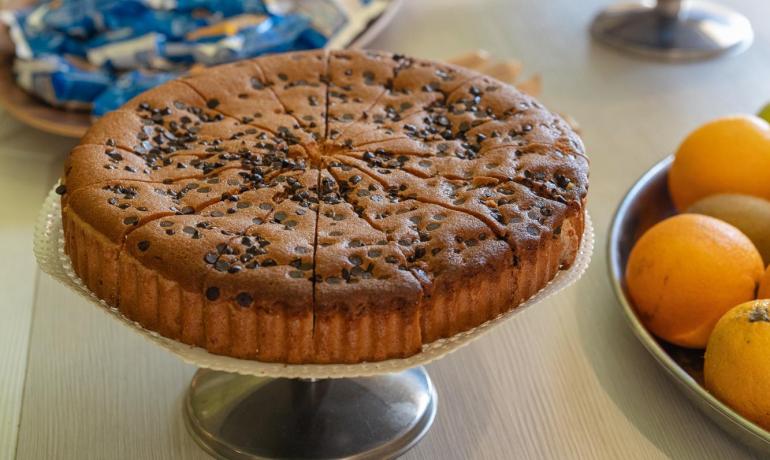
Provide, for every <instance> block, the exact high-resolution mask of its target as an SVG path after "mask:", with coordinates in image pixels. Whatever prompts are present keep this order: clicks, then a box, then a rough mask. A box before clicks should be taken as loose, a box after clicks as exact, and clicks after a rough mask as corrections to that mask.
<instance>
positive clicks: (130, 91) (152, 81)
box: [91, 70, 179, 117]
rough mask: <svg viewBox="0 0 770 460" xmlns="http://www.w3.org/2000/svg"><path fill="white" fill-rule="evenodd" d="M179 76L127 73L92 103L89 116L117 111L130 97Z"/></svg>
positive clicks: (168, 73) (164, 73)
mask: <svg viewBox="0 0 770 460" xmlns="http://www.w3.org/2000/svg"><path fill="white" fill-rule="evenodd" d="M178 76H179V74H176V73H171V72H162V73H151V74H148V73H145V72H141V71H139V70H134V71H133V72H128V73H126V74H124V75H123V76H121V77H120V78H119V79H118V81H116V82H115V84H114V85H112V86H110V88H109V89H107V90H106V91H104V92H103V93H102V94H101V95H100V96H99V97H97V98H96V99H95V100H94V101H93V107H92V109H91V114H92V115H94V116H97V117H98V116H102V115H104V114H105V113H107V112H110V111H112V110H115V109H117V108H118V107H120V106H121V105H123V104H125V103H126V102H128V101H129V100H130V99H131V98H132V97H134V96H136V95H138V94H140V93H143V92H144V91H147V90H148V89H152V88H154V87H156V86H158V85H160V84H161V83H165V82H167V81H169V80H173V79H174V78H176V77H178Z"/></svg>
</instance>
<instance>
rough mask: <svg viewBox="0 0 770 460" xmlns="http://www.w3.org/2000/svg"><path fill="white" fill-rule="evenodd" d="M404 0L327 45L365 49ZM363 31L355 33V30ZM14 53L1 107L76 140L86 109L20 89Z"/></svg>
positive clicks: (87, 120) (1, 68)
mask: <svg viewBox="0 0 770 460" xmlns="http://www.w3.org/2000/svg"><path fill="white" fill-rule="evenodd" d="M402 2H403V0H390V1H389V2H388V4H387V6H386V7H385V9H384V10H383V11H382V13H381V14H379V15H378V16H377V17H376V18H375V19H374V20H372V21H369V22H368V23H366V24H357V25H355V27H349V28H348V29H349V30H351V31H352V32H353V33H351V34H348V33H344V34H339V36H335V37H334V38H333V39H332V40H331V41H330V42H329V43H328V45H327V48H364V47H366V46H367V45H368V44H369V43H370V42H371V41H372V40H374V39H375V38H376V37H377V36H378V35H379V34H380V33H381V32H382V31H383V30H385V28H386V27H387V25H388V24H389V23H390V22H391V21H392V20H393V18H394V17H395V16H396V13H397V12H398V10H399V9H400V7H401V4H402ZM357 30H363V31H362V32H361V33H358V34H356V33H355V31H357ZM13 60H14V59H13V56H12V55H4V56H0V107H2V108H3V109H5V110H6V111H7V112H8V113H9V114H10V115H11V116H12V117H14V118H16V119H17V120H19V121H21V122H22V123H24V124H26V125H29V126H31V127H33V128H36V129H39V130H41V131H44V132H47V133H51V134H56V135H59V136H64V137H71V138H75V139H79V138H81V137H82V136H83V134H85V132H86V130H87V129H88V128H89V127H90V126H91V114H90V113H88V112H87V111H67V110H63V109H58V108H55V107H52V106H50V105H48V104H47V103H45V102H44V101H42V100H40V99H39V98H37V97H35V96H34V95H31V94H29V93H27V92H26V91H24V90H23V89H21V88H20V87H19V86H18V85H17V84H16V81H15V79H14V75H13Z"/></svg>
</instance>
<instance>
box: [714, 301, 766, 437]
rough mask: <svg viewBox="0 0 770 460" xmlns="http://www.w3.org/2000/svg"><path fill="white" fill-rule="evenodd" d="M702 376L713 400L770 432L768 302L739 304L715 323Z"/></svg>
mask: <svg viewBox="0 0 770 460" xmlns="http://www.w3.org/2000/svg"><path fill="white" fill-rule="evenodd" d="M703 374H704V379H705V385H706V389H707V390H709V391H710V392H711V393H712V394H713V395H714V396H716V397H717V398H719V399H720V400H721V401H723V402H724V403H726V404H727V405H729V406H730V407H732V408H733V409H735V410H736V411H738V412H739V413H740V414H742V415H743V416H744V417H746V418H748V419H749V420H751V421H753V422H755V423H757V424H758V425H760V426H761V427H763V428H765V429H768V430H770V398H768V395H770V300H754V301H751V302H746V303H743V304H741V305H738V306H737V307H735V308H733V309H731V310H730V311H728V312H727V313H726V314H725V315H724V316H723V317H722V319H720V320H719V322H718V323H717V324H716V326H715V327H714V332H713V333H712V334H711V338H710V339H709V341H708V347H707V348H706V356H705V361H704V366H703Z"/></svg>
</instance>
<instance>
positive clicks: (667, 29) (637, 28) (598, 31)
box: [591, 0, 754, 61]
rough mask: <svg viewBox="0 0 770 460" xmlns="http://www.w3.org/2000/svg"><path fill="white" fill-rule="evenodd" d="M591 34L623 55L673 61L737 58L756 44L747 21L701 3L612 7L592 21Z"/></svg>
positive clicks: (669, 0) (665, 0)
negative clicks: (726, 56)
mask: <svg viewBox="0 0 770 460" xmlns="http://www.w3.org/2000/svg"><path fill="white" fill-rule="evenodd" d="M591 34H592V35H593V36H594V38H596V39H597V40H599V41H601V42H603V43H606V44H608V45H610V46H613V47H615V48H617V49H620V50H622V51H628V52H633V53H637V54H642V55H645V56H649V57H653V58H658V59H664V60H669V61H687V60H697V59H708V58H713V57H716V56H720V55H723V54H725V53H738V52H741V51H743V50H745V49H746V48H748V47H749V45H751V42H752V40H753V38H754V33H753V31H752V30H751V24H750V23H749V21H748V19H746V18H745V17H744V16H743V15H741V14H739V13H736V12H735V11H733V10H731V9H729V8H726V7H723V6H720V5H716V4H714V3H711V2H706V1H700V0H690V1H683V0H658V1H657V2H656V3H655V4H654V5H653V4H650V3H648V2H642V3H631V4H622V5H615V6H611V7H609V8H607V9H606V10H604V11H603V12H601V13H600V14H599V15H598V16H597V17H596V18H595V19H594V22H593V24H592V25H591Z"/></svg>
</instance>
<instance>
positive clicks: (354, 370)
mask: <svg viewBox="0 0 770 460" xmlns="http://www.w3.org/2000/svg"><path fill="white" fill-rule="evenodd" d="M585 223H586V224H585V231H584V233H583V238H582V241H581V245H580V250H579V252H578V256H577V258H576V260H575V263H574V264H573V265H572V267H571V268H569V269H568V270H564V271H561V272H559V274H558V275H557V276H556V277H555V278H554V279H553V280H552V281H551V282H550V283H549V284H548V285H547V286H546V287H544V288H543V289H542V290H541V291H540V292H538V293H537V294H535V295H534V296H533V297H532V298H530V299H529V300H527V301H526V302H525V303H523V304H522V305H521V306H519V307H518V308H516V309H514V310H511V311H508V312H506V313H503V314H501V315H500V316H498V317H497V318H494V319H492V320H489V321H487V322H486V323H484V324H482V325H480V326H478V327H476V328H474V329H472V330H469V331H466V332H462V333H460V334H457V335H454V336H452V337H449V338H446V339H441V340H438V341H436V342H433V343H430V344H428V345H425V346H424V347H423V350H422V351H421V352H420V353H418V354H416V355H414V356H411V357H408V358H404V359H392V360H387V361H381V362H375V363H360V364H330V365H321V364H307V365H300V364H291V365H287V364H277V363H263V362H259V361H250V360H242V359H237V358H231V357H227V356H218V355H213V354H210V353H208V352H207V351H206V350H204V349H202V348H198V347H193V346H189V345H185V344H183V343H180V342H176V341H174V340H170V339H167V338H165V337H162V336H161V335H159V334H157V333H155V332H153V331H148V330H146V329H144V328H142V327H141V326H140V325H139V324H137V323H135V322H133V321H131V320H129V319H127V318H126V317H124V316H123V315H122V314H121V313H120V312H119V311H118V310H117V309H115V308H113V307H110V306H109V305H107V304H106V303H105V302H104V301H102V300H100V299H99V298H98V297H96V296H95V295H94V294H93V293H91V292H90V291H89V290H88V289H87V288H86V287H85V285H84V284H83V283H82V281H81V280H80V279H79V278H78V277H77V275H76V274H75V273H74V271H73V270H72V267H71V264H70V261H69V258H68V257H67V255H66V254H65V253H64V239H63V231H62V222H61V209H60V201H59V196H58V195H56V193H55V192H54V191H53V190H52V191H51V193H50V194H49V195H48V198H47V199H46V201H45V203H44V205H43V209H42V210H41V213H40V217H39V220H38V224H37V228H36V230H35V244H34V251H35V256H36V258H37V260H38V264H39V265H40V268H41V269H42V270H43V271H44V272H46V273H48V274H49V275H51V276H52V277H54V278H56V279H57V280H58V281H60V282H61V283H63V284H65V285H66V286H68V287H70V288H71V289H73V290H74V291H75V292H77V293H78V294H80V295H82V296H83V297H84V298H86V299H88V300H89V301H90V302H91V303H92V304H94V305H96V306H97V307H99V309H100V310H102V311H104V312H105V313H108V314H110V315H111V316H112V317H113V318H115V319H116V320H118V321H120V322H122V323H123V324H124V325H126V326H127V327H129V328H131V329H132V330H133V331H135V332H137V333H139V334H141V335H142V336H143V337H145V338H146V339H148V340H150V341H151V342H153V343H155V344H156V345H159V346H161V347H163V348H165V349H166V350H168V351H170V352H172V353H174V354H175V355H177V356H178V357H179V358H180V359H182V360H183V361H185V362H187V363H190V364H194V365H196V366H198V367H199V370H198V371H197V372H196V374H195V376H194V377H193V379H192V382H191V383H190V386H189V388H188V390H187V394H186V396H185V402H184V410H183V416H184V419H185V424H186V426H187V428H188V431H189V432H190V434H191V436H192V438H193V439H194V440H195V441H196V442H197V443H198V444H199V445H200V446H201V447H202V448H203V449H204V450H205V451H206V452H208V453H209V454H211V455H213V456H214V457H217V458H224V459H273V458H308V459H322V458H323V459H329V458H346V459H383V458H386V459H387V458H395V457H398V456H399V455H401V454H403V453H404V452H406V451H407V450H409V449H410V448H411V447H413V446H414V445H416V444H417V443H418V442H419V441H420V439H421V438H422V437H423V436H424V435H425V434H426V433H427V432H428V430H429V429H430V426H431V424H432V423H433V420H434V418H435V415H436V408H437V403H438V400H437V395H436V390H435V388H434V386H433V383H432V382H431V379H430V377H429V376H428V373H427V372H426V370H425V368H424V367H423V366H424V365H425V364H427V363H429V362H431V361H433V360H436V359H438V358H441V357H443V356H446V355H447V354H448V353H450V352H452V351H454V350H457V349H458V348H460V347H462V346H464V345H467V344H468V343H470V342H471V341H472V340H474V339H476V338H478V337H479V336H481V335H482V334H484V333H485V332H487V331H489V330H490V329H491V328H492V327H494V326H496V325H498V324H500V323H502V322H503V321H505V320H507V319H510V318H511V317H512V316H513V315H515V314H516V313H518V312H520V311H522V310H524V309H525V308H526V307H528V306H531V305H534V304H535V303H537V302H539V301H541V300H543V299H545V298H546V297H548V296H550V295H552V294H555V293H556V292H558V291H560V290H562V289H564V288H566V287H567V286H569V285H571V284H572V283H574V282H575V281H576V280H577V279H578V278H580V276H581V275H582V274H583V273H584V272H585V270H586V268H587V267H588V264H589V262H590V259H591V254H592V252H593V246H594V234H593V227H592V225H591V220H590V217H589V215H588V214H587V213H586V215H585Z"/></svg>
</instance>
